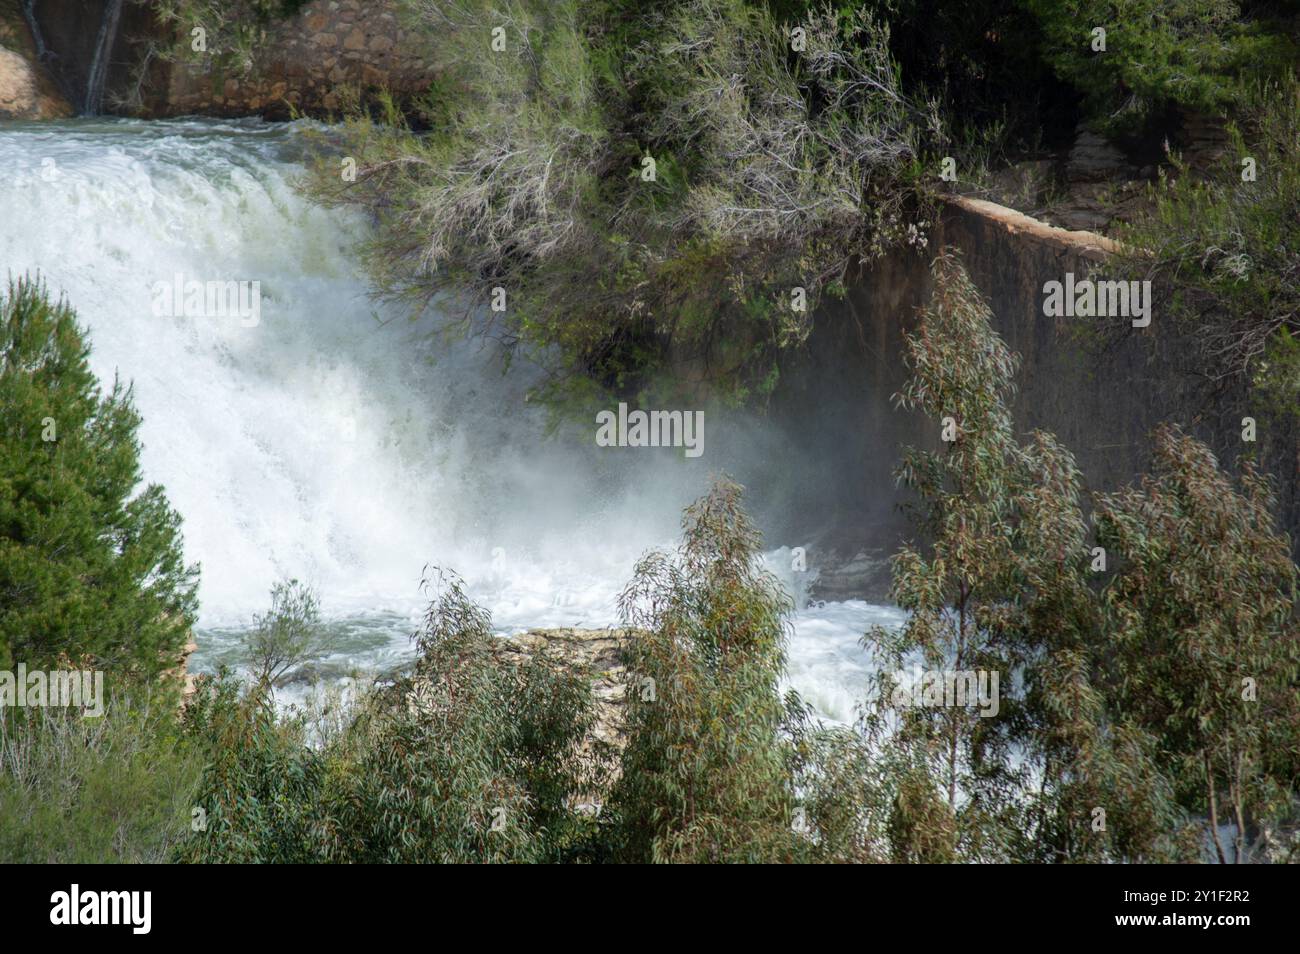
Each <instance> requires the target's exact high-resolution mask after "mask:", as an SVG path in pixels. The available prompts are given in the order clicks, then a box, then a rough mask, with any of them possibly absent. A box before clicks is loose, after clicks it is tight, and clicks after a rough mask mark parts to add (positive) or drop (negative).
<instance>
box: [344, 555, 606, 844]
mask: <svg viewBox="0 0 1300 954" xmlns="http://www.w3.org/2000/svg"><path fill="white" fill-rule="evenodd" d="M439 584H440V590H439V593H438V594H437V598H436V599H435V601H434V602H433V603H432V604H431V605H430V608H429V612H428V614H427V615H426V617H425V621H424V625H423V627H422V628H421V630H420V632H419V633H418V634H417V636H416V639H417V646H418V648H419V652H420V657H419V661H418V663H417V666H416V671H415V674H414V675H413V676H412V677H411V678H410V679H408V680H401V681H399V682H398V683H397V684H396V685H394V686H393V687H391V689H389V690H388V691H383V692H380V693H378V694H377V695H375V696H374V697H372V698H371V699H369V700H367V701H366V702H365V703H364V704H363V705H362V706H361V708H360V711H359V714H358V717H357V719H356V721H355V722H354V724H353V726H352V727H351V729H350V731H349V734H348V738H346V739H345V740H344V742H343V743H342V749H341V750H340V752H339V757H338V758H337V760H336V761H335V764H333V765H332V767H331V794H330V797H329V799H328V803H327V804H328V807H329V809H330V812H331V824H330V837H329V842H328V848H327V851H328V854H329V857H330V858H331V859H333V860H339V861H359V862H484V861H486V862H554V861H565V860H580V859H584V858H587V857H589V852H590V850H591V848H590V845H591V834H592V832H593V830H594V827H595V826H594V822H592V821H591V820H590V819H589V817H588V816H586V815H584V814H582V813H581V812H580V811H578V805H579V804H580V802H581V800H582V798H583V797H584V796H585V795H587V794H588V793H589V792H590V791H591V790H592V789H593V787H594V785H595V784H597V783H598V781H599V778H600V774H601V760H600V757H599V753H584V752H583V751H582V749H581V743H582V741H583V740H584V738H585V737H586V735H587V733H588V731H589V730H590V728H591V725H592V721H593V710H592V703H591V689H590V685H589V683H588V682H587V680H586V678H585V677H584V674H582V673H579V672H571V671H566V670H564V669H562V668H561V667H560V666H558V665H557V664H556V663H555V662H553V661H551V660H549V659H546V658H544V657H540V656H535V657H534V658H533V659H532V660H531V661H530V662H529V663H528V664H527V665H524V666H519V667H517V666H514V665H512V664H511V663H509V662H507V661H505V660H503V659H502V658H501V657H500V656H499V655H498V654H497V653H495V652H494V651H493V648H492V642H493V640H494V637H493V636H492V635H491V629H490V619H489V617H488V615H487V614H486V613H485V612H484V611H483V610H482V609H480V608H479V607H477V606H475V605H474V604H473V603H472V602H470V601H469V599H468V598H467V597H466V596H465V594H464V592H463V590H462V587H461V584H460V581H459V580H457V579H455V578H446V579H442V580H440V581H439Z"/></svg>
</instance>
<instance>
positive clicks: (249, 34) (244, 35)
mask: <svg viewBox="0 0 1300 954" xmlns="http://www.w3.org/2000/svg"><path fill="white" fill-rule="evenodd" d="M307 2H308V0H156V2H151V4H150V5H151V6H152V7H153V14H154V17H155V18H156V19H157V21H158V22H159V23H161V24H163V25H164V26H171V27H172V28H173V29H174V30H175V31H176V40H175V43H174V44H172V45H171V47H170V48H168V49H164V50H156V51H155V52H156V53H159V54H160V55H161V56H162V58H164V59H170V60H177V59H179V60H182V61H189V62H192V63H201V64H204V65H206V66H209V67H215V68H216V69H217V71H218V72H219V73H224V72H235V73H247V72H248V71H250V70H251V69H252V68H253V66H254V64H255V63H256V61H257V56H258V53H259V51H260V48H261V46H262V44H264V43H265V42H266V32H267V29H268V27H270V26H272V25H273V24H274V23H275V21H277V20H281V19H284V18H287V17H292V16H293V15H295V14H296V13H297V12H298V11H299V10H301V9H302V8H303V7H304V6H306V4H307ZM195 29H202V30H203V31H204V43H205V49H203V50H195V49H194V48H193V42H192V41H193V35H192V32H191V31H193V30H195Z"/></svg>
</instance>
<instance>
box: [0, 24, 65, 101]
mask: <svg viewBox="0 0 1300 954" xmlns="http://www.w3.org/2000/svg"><path fill="white" fill-rule="evenodd" d="M71 114H72V106H71V104H70V103H68V101H67V100H66V99H65V98H64V97H63V96H62V95H61V93H60V91H59V89H58V87H57V85H56V84H55V82H54V79H53V77H52V76H51V75H50V74H49V72H48V70H46V69H45V68H44V66H42V64H41V63H40V62H39V61H38V60H37V58H36V51H35V49H34V43H33V40H32V36H31V33H30V31H29V30H28V29H27V25H26V23H25V22H24V20H23V17H22V12H21V9H20V7H19V5H18V0H0V119H57V118H59V117H62V116H69V115H71Z"/></svg>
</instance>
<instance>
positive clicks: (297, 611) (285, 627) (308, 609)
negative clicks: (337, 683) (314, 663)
mask: <svg viewBox="0 0 1300 954" xmlns="http://www.w3.org/2000/svg"><path fill="white" fill-rule="evenodd" d="M245 642H246V645H247V651H248V657H249V662H250V663H251V665H252V670H253V679H254V681H255V682H259V683H265V684H266V685H268V686H274V685H276V683H278V682H279V680H280V679H281V678H282V677H283V676H284V675H285V674H286V673H287V672H288V671H289V670H290V669H292V668H294V667H295V666H299V665H301V664H302V663H304V662H306V661H308V660H309V659H311V658H312V657H313V656H314V655H315V654H316V653H317V652H318V651H319V649H320V645H321V624H320V600H319V599H318V598H317V596H316V593H315V591H314V590H312V589H311V587H309V586H306V585H305V584H303V583H299V582H298V581H297V580H288V581H281V582H279V583H276V584H275V585H274V586H273V587H271V608H270V610H269V611H268V612H267V613H266V614H265V615H264V616H259V617H258V618H257V626H256V628H255V629H254V630H253V631H252V632H251V633H249V634H248V636H247V637H246V638H245Z"/></svg>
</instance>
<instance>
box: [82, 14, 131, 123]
mask: <svg viewBox="0 0 1300 954" xmlns="http://www.w3.org/2000/svg"><path fill="white" fill-rule="evenodd" d="M121 18H122V0H108V2H107V3H106V4H105V6H104V15H103V16H102V17H101V18H100V21H99V36H98V37H97V38H96V40H95V55H94V56H93V57H92V58H91V61H90V73H89V75H88V76H87V77H86V98H85V100H84V101H83V102H82V105H81V114H82V115H83V116H98V115H99V112H100V110H101V109H102V108H103V105H104V82H105V80H106V79H107V78H108V61H109V58H110V57H111V56H112V55H113V44H114V42H116V40H117V25H118V22H119V21H120V20H121Z"/></svg>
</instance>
